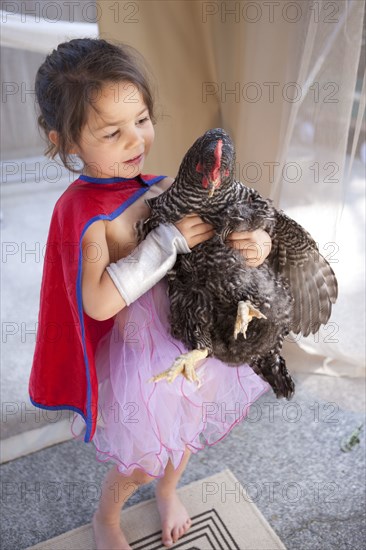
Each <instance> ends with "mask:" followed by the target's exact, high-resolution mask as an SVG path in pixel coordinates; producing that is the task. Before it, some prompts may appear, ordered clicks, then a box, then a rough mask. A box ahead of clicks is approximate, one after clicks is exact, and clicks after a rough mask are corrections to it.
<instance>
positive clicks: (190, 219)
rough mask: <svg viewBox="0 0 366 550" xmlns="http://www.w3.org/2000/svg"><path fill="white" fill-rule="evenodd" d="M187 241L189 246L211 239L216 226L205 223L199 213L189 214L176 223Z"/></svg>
mask: <svg viewBox="0 0 366 550" xmlns="http://www.w3.org/2000/svg"><path fill="white" fill-rule="evenodd" d="M175 227H177V228H178V229H179V231H180V232H181V233H182V235H183V237H184V238H185V240H186V241H187V244H188V246H189V248H193V247H195V246H196V245H197V244H200V243H203V242H204V241H207V240H208V239H211V238H212V237H213V236H214V234H215V231H214V228H213V226H212V225H211V224H210V223H205V222H204V221H202V219H201V218H200V217H199V216H198V215H197V214H187V215H186V216H184V218H182V219H181V220H179V222H177V223H176V224H175Z"/></svg>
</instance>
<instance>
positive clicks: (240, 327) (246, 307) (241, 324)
mask: <svg viewBox="0 0 366 550" xmlns="http://www.w3.org/2000/svg"><path fill="white" fill-rule="evenodd" d="M253 317H256V318H257V319H267V317H266V316H265V315H263V313H261V312H260V311H259V309H257V308H255V307H254V306H253V304H251V303H250V302H249V300H245V302H243V301H240V302H239V303H238V313H237V316H236V321H235V329H234V338H235V340H236V339H237V337H238V334H239V333H240V332H241V333H242V335H243V336H244V338H246V333H247V328H248V325H249V323H250V321H251V320H252V319H253Z"/></svg>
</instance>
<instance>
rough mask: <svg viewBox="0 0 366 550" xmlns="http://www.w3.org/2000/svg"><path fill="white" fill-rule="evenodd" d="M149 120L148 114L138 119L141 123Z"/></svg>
mask: <svg viewBox="0 0 366 550" xmlns="http://www.w3.org/2000/svg"><path fill="white" fill-rule="evenodd" d="M147 120H149V117H148V116H145V117H144V118H140V120H139V121H138V123H139V124H143V123H144V122H146V121H147Z"/></svg>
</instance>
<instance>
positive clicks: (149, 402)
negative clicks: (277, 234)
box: [29, 39, 270, 550]
mask: <svg viewBox="0 0 366 550" xmlns="http://www.w3.org/2000/svg"><path fill="white" fill-rule="evenodd" d="M36 95H37V100H38V104H39V107H40V111H41V114H40V116H39V119H38V121H39V124H40V126H41V128H42V129H43V130H44V132H45V135H46V137H47V139H48V144H49V147H48V150H47V151H46V154H48V155H50V156H51V157H52V158H54V157H55V155H56V154H58V155H59V156H60V158H61V159H62V161H63V163H64V165H65V166H66V167H67V168H69V169H70V170H73V171H75V172H76V169H75V168H74V166H73V165H72V164H71V160H72V157H70V155H77V157H78V158H79V159H80V160H81V161H82V163H83V168H82V175H80V176H79V177H78V179H77V180H76V181H74V183H72V184H71V185H70V186H69V187H68V188H67V189H66V191H65V192H64V193H63V195H62V196H61V197H60V198H59V200H58V201H57V203H56V205H55V208H54V212H53V215H52V219H51V224H50V230H49V236H48V241H47V252H46V256H45V262H44V271H43V280H42V288H41V300H40V312H39V326H38V333H37V344H36V349H35V354H34V362H33V366H32V372H31V377H30V384H29V392H30V396H31V400H32V402H33V403H34V404H35V405H36V406H38V407H43V408H53V409H62V408H66V409H71V410H74V411H76V412H77V413H78V414H79V415H81V416H82V417H83V419H84V420H85V424H86V431H85V441H90V440H93V442H94V444H95V446H96V453H97V458H98V459H99V460H102V461H107V460H112V461H113V462H114V463H115V465H114V467H113V468H112V469H111V470H110V471H109V472H108V474H107V476H106V478H105V481H104V483H103V487H102V491H101V497H100V502H99V505H98V509H97V511H96V512H95V514H94V516H93V529H94V535H95V540H96V545H97V548H98V549H102V548H103V549H107V548H108V549H109V550H110V549H112V548H118V549H121V548H124V549H125V548H130V546H129V545H128V543H127V540H126V538H125V536H124V535H123V533H122V531H121V529H120V511H121V508H122V505H123V504H124V502H126V500H127V499H128V497H129V496H130V495H131V493H133V491H134V490H136V488H137V487H139V486H140V485H142V484H145V483H148V482H150V481H152V480H153V479H154V478H158V482H157V485H156V501H157V506H158V510H159V514H160V517H161V522H162V542H163V544H164V545H165V546H171V545H172V544H173V543H174V542H175V541H177V540H178V539H179V538H180V537H181V536H182V535H183V534H184V533H185V532H186V531H187V530H188V529H189V527H190V525H191V520H190V518H189V515H188V513H187V511H186V509H185V508H184V506H183V504H182V503H181V502H180V500H179V498H178V496H177V493H176V486H177V483H178V481H179V479H180V477H181V475H182V473H183V471H184V469H185V467H186V464H187V462H188V460H189V456H190V453H191V452H192V451H193V452H197V451H198V449H202V448H204V446H205V444H210V445H213V444H214V443H216V442H217V441H219V440H220V439H222V438H223V437H225V435H227V433H228V432H229V431H230V430H231V428H232V427H233V426H234V424H235V423H237V422H239V421H240V420H241V419H242V418H244V416H245V415H246V414H247V412H248V408H249V404H250V403H251V402H253V401H254V400H255V399H257V398H258V397H259V396H260V395H261V394H262V393H264V392H265V391H267V389H268V385H267V384H266V383H265V382H263V381H262V380H261V378H259V377H258V376H257V375H256V374H255V373H254V372H253V371H252V369H251V368H250V367H249V366H248V365H242V366H240V367H237V368H228V367H227V366H226V365H224V364H222V363H221V362H220V361H218V360H216V359H214V358H209V359H206V360H204V361H201V362H200V364H199V367H198V368H199V369H200V371H201V370H204V371H205V377H204V383H203V385H202V386H201V387H200V388H198V387H197V385H196V384H195V383H194V382H190V381H188V380H186V379H185V378H184V377H182V376H179V377H177V378H176V379H175V380H174V381H173V382H171V383H168V382H167V381H162V382H159V383H156V382H155V383H151V382H150V383H149V382H148V380H149V379H150V378H151V377H152V376H153V375H155V374H157V373H159V372H161V371H162V370H164V369H166V368H167V367H169V366H170V365H171V364H172V363H173V361H174V359H175V358H176V357H177V355H180V354H181V353H185V352H186V351H187V350H186V349H185V348H184V346H183V345H182V344H181V343H180V342H178V341H176V340H174V339H173V338H172V337H171V336H170V334H169V323H168V311H169V303H168V298H167V292H166V290H167V288H166V282H165V279H164V275H165V274H166V273H167V271H169V269H170V268H171V267H172V266H173V265H174V263H175V260H176V257H177V254H189V252H190V251H191V249H192V248H193V247H195V246H196V245H197V244H199V243H201V242H204V241H205V240H207V239H210V238H211V237H212V236H213V234H214V231H213V227H212V226H211V225H209V224H207V223H204V222H203V221H202V219H201V218H199V217H198V216H197V215H193V214H191V215H187V216H185V217H184V218H183V219H182V220H180V221H179V222H177V223H176V224H175V225H164V226H163V225H161V226H159V227H158V228H156V229H155V230H154V231H152V232H151V233H150V234H149V235H148V236H147V237H146V239H145V240H144V241H143V242H142V243H140V245H139V246H138V247H136V244H137V243H136V236H135V233H134V223H135V222H136V221H137V220H140V219H143V218H147V217H148V215H149V210H148V207H147V205H146V203H145V201H144V199H145V198H148V197H153V196H156V195H157V194H159V193H161V192H163V191H164V190H165V189H167V188H168V187H169V186H170V185H171V183H172V182H173V178H170V177H165V176H151V175H142V173H141V172H142V169H143V165H144V161H145V158H146V156H147V155H148V153H149V151H150V148H151V146H152V144H153V141H154V123H155V118H154V105H153V99H152V93H151V88H150V85H149V81H148V78H147V73H146V71H145V69H144V68H143V66H142V65H141V62H140V58H139V57H138V54H137V52H135V51H134V50H133V49H132V48H130V47H127V46H125V45H113V44H111V43H108V42H106V41H105V40H95V39H77V40H71V41H70V42H66V43H63V44H60V45H59V46H58V48H57V50H54V51H53V52H52V54H50V55H49V56H48V57H47V58H46V60H45V61H44V63H43V64H42V65H41V67H40V68H39V70H38V73H37V77H36ZM268 242H270V237H269V235H268V234H267V233H265V232H264V231H261V230H258V231H255V232H253V233H246V232H242V233H233V234H232V235H231V236H230V238H229V242H228V244H229V245H230V246H236V247H237V248H240V249H241V250H242V253H243V256H244V258H245V259H246V260H247V262H248V263H249V265H251V266H257V265H260V263H262V262H263V261H264V259H265V257H266V256H267V255H268V253H269V251H270V247H268ZM265 244H266V245H267V246H264V245H265ZM253 245H256V246H255V248H256V250H257V249H258V247H260V248H259V250H263V253H262V255H261V257H260V258H257V257H256V254H257V253H256V250H255V251H254V246H253ZM66 329H67V330H66ZM98 399H99V400H98ZM78 418H80V417H79V416H78ZM116 488H117V490H116Z"/></svg>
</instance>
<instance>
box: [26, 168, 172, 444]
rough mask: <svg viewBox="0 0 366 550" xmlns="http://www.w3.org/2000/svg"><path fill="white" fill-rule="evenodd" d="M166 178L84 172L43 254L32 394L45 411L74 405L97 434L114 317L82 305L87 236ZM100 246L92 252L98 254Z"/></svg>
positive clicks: (58, 210) (58, 208)
mask: <svg viewBox="0 0 366 550" xmlns="http://www.w3.org/2000/svg"><path fill="white" fill-rule="evenodd" d="M164 177H165V176H152V175H143V176H142V175H140V176H137V177H136V178H135V179H127V178H110V179H106V178H102V179H97V178H90V177H87V176H80V177H79V179H77V180H76V181H74V183H72V184H71V185H69V187H68V188H67V189H66V191H65V192H64V193H63V194H62V195H61V197H60V198H59V199H58V201H57V203H56V205H55V208H54V211H53V214H52V218H51V223H50V229H49V234H48V239H47V246H46V254H45V257H44V266H43V277H42V285H41V293H40V308H39V315H38V329H37V339H36V347H35V352H34V358H33V365H32V370H31V374H30V380H29V396H30V399H31V401H32V403H33V405H35V406H36V407H40V408H42V409H57V410H58V409H71V410H73V411H76V412H77V413H79V414H81V416H82V417H83V419H84V421H85V423H86V433H85V438H84V440H85V441H91V439H92V438H93V436H94V432H95V428H96V422H97V414H98V379H97V375H96V370H95V362H94V353H95V350H96V347H97V344H98V342H99V340H100V339H101V337H102V336H103V335H104V334H105V333H106V332H107V331H108V330H110V329H111V328H112V326H113V322H114V317H112V318H111V319H107V320H106V321H95V320H94V319H92V318H91V317H89V316H88V315H87V314H86V313H85V312H84V311H83V306H82V296H81V273H82V248H81V240H82V237H83V235H84V233H85V231H86V230H87V228H88V227H89V225H90V224H92V223H93V222H95V221H97V220H113V219H114V218H116V217H117V216H119V215H120V214H121V213H122V212H123V211H124V210H125V209H126V208H127V207H128V206H130V204H132V203H133V202H134V201H135V200H136V199H138V198H139V197H140V196H141V195H142V194H143V193H145V192H146V191H147V190H148V189H149V186H150V185H152V184H154V183H157V182H158V181H160V180H162V179H163V178H164ZM95 253H97V251H96V250H94V251H90V254H88V256H89V257H90V258H92V257H93V254H95Z"/></svg>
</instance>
